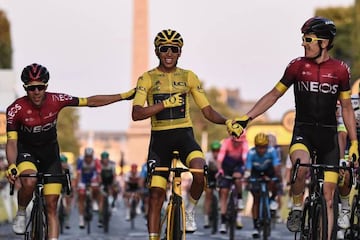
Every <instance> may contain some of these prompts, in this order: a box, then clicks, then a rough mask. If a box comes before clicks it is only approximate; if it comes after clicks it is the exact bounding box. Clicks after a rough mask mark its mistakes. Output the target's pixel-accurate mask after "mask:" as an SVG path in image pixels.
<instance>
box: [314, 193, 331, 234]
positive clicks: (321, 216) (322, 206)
mask: <svg viewBox="0 0 360 240" xmlns="http://www.w3.org/2000/svg"><path fill="white" fill-rule="evenodd" d="M312 218H313V221H312V233H313V234H312V235H313V236H314V237H315V238H314V239H318V240H327V233H328V232H327V231H328V230H327V228H328V222H327V209H326V201H325V198H324V197H323V196H319V199H318V201H316V203H315V206H314V214H313V215H312Z"/></svg>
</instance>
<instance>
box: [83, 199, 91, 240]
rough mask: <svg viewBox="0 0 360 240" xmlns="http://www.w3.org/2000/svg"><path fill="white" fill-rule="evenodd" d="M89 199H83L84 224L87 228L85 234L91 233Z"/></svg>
mask: <svg viewBox="0 0 360 240" xmlns="http://www.w3.org/2000/svg"><path fill="white" fill-rule="evenodd" d="M91 207H92V205H91V198H90V197H89V196H86V199H85V216H84V219H85V224H86V228H87V233H88V234H90V233H91V220H92V209H91Z"/></svg>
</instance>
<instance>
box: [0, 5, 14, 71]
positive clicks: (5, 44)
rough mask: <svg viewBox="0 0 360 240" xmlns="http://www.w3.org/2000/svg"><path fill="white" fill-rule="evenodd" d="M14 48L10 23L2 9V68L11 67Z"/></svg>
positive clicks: (0, 34)
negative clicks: (12, 46)
mask: <svg viewBox="0 0 360 240" xmlns="http://www.w3.org/2000/svg"><path fill="white" fill-rule="evenodd" d="M11 67H12V48H11V38H10V24H9V21H8V20H7V17H6V15H5V13H4V12H3V11H1V10H0V69H11Z"/></svg>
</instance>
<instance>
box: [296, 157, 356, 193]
mask: <svg viewBox="0 0 360 240" xmlns="http://www.w3.org/2000/svg"><path fill="white" fill-rule="evenodd" d="M299 167H308V168H314V169H322V170H339V169H342V170H349V172H350V183H349V187H351V186H352V184H353V177H352V175H353V169H354V162H353V161H352V162H350V166H349V167H348V166H346V163H345V162H344V163H343V165H342V166H337V165H328V164H317V163H300V159H299V158H298V159H296V162H295V165H294V166H293V171H292V175H291V184H294V183H295V180H296V177H297V174H298V171H299Z"/></svg>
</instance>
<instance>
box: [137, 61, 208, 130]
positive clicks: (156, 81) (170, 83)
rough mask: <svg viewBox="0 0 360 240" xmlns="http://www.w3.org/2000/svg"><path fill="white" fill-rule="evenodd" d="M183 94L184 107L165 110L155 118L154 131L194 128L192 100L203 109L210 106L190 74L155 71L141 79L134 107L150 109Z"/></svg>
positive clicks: (153, 121)
mask: <svg viewBox="0 0 360 240" xmlns="http://www.w3.org/2000/svg"><path fill="white" fill-rule="evenodd" d="M177 93H182V95H181V96H182V97H183V99H184V103H183V105H181V106H179V107H173V108H165V109H164V110H162V111H161V112H159V113H157V114H155V115H153V116H152V117H151V129H152V130H153V131H160V130H168V129H174V128H185V127H192V121H191V118H190V107H189V106H190V105H189V104H190V103H189V96H190V95H191V96H192V97H193V98H194V101H195V103H196V105H197V106H198V107H199V108H200V109H202V108H204V107H206V106H208V105H209V101H208V100H207V98H206V95H205V92H204V89H203V88H202V86H201V83H200V80H199V78H198V77H197V76H196V75H195V74H194V73H193V72H192V71H190V70H185V69H181V68H176V70H175V71H174V72H171V73H165V72H161V71H159V70H158V69H157V68H154V69H152V70H150V71H147V72H145V73H144V74H143V75H142V76H140V77H139V79H138V81H137V86H136V95H135V98H134V101H133V106H135V105H139V106H144V105H145V102H146V103H147V104H148V106H151V105H154V104H157V103H159V102H162V101H163V100H165V99H167V98H169V97H170V96H172V95H174V94H177Z"/></svg>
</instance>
